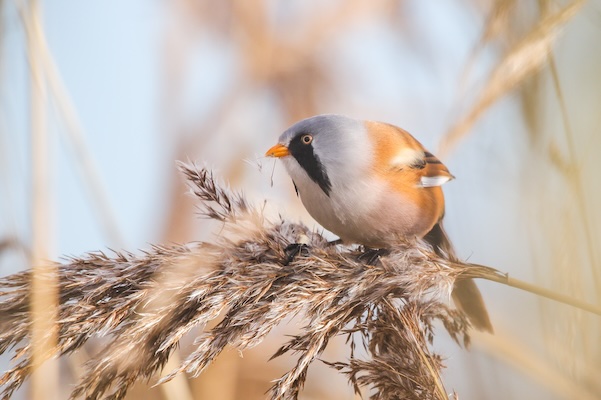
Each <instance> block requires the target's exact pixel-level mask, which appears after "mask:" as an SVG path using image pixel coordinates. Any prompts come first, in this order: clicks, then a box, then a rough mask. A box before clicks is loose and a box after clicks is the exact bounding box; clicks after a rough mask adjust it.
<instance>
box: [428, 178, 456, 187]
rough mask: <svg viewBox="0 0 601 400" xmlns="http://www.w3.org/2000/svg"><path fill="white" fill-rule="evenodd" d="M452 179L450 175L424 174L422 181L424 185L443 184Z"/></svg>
mask: <svg viewBox="0 0 601 400" xmlns="http://www.w3.org/2000/svg"><path fill="white" fill-rule="evenodd" d="M450 180H451V177H450V176H445V175H438V176H422V178H421V183H422V186H423V187H433V186H442V185H443V184H444V183H446V182H448V181H450Z"/></svg>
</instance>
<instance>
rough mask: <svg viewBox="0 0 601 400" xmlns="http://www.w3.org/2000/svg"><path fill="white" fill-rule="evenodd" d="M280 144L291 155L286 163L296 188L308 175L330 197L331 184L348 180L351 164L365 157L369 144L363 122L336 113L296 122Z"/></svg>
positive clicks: (281, 137) (280, 140)
mask: <svg viewBox="0 0 601 400" xmlns="http://www.w3.org/2000/svg"><path fill="white" fill-rule="evenodd" d="M279 143H280V144H282V145H284V146H286V147H287V148H288V152H289V153H290V155H291V156H292V157H291V158H292V159H289V160H284V164H285V166H286V169H287V170H288V173H289V174H290V176H291V178H292V180H293V181H294V182H295V185H296V184H297V183H299V182H297V180H300V179H303V178H305V179H306V176H308V177H309V178H310V179H311V180H312V181H313V182H315V183H316V184H318V185H319V187H320V188H321V189H322V190H323V191H324V193H325V194H326V195H328V196H329V195H330V192H331V190H332V185H336V184H337V183H342V181H343V180H344V179H345V178H348V177H349V174H348V173H347V172H348V171H347V170H348V167H349V163H350V162H359V161H360V160H361V159H363V158H365V154H366V153H365V150H366V149H365V147H366V146H369V145H370V144H369V142H368V140H367V131H366V128H365V124H364V122H363V121H359V120H355V119H352V118H348V117H345V116H342V115H333V114H326V115H317V116H314V117H311V118H307V119H304V120H302V121H299V122H297V123H296V124H294V125H292V126H291V127H290V128H288V129H287V130H286V131H285V132H284V133H283V134H282V135H281V136H280V138H279ZM286 158H288V157H286ZM293 163H296V164H297V165H298V166H300V167H301V168H300V169H299V168H296V165H293ZM303 174H306V175H305V176H302V175H303ZM299 175H300V176H299Z"/></svg>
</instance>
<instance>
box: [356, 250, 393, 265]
mask: <svg viewBox="0 0 601 400" xmlns="http://www.w3.org/2000/svg"><path fill="white" fill-rule="evenodd" d="M388 254H390V250H388V249H370V248H366V249H365V251H364V252H363V253H361V254H360V255H359V257H357V258H358V259H359V261H362V262H365V263H366V264H369V265H376V263H377V262H379V261H380V257H382V256H386V255H388Z"/></svg>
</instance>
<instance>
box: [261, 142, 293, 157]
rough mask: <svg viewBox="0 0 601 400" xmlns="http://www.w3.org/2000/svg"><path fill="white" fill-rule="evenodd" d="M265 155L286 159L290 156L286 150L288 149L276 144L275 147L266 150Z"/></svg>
mask: <svg viewBox="0 0 601 400" xmlns="http://www.w3.org/2000/svg"><path fill="white" fill-rule="evenodd" d="M265 155H266V156H267V157H277V158H280V157H286V156H288V155H290V151H289V150H288V147H286V146H284V145H283V144H280V143H278V144H276V145H275V146H273V147H272V148H271V149H269V150H267V153H265Z"/></svg>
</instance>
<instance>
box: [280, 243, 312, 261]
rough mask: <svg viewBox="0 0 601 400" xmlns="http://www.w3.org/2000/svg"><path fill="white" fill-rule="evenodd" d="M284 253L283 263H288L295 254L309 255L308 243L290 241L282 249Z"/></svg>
mask: <svg viewBox="0 0 601 400" xmlns="http://www.w3.org/2000/svg"><path fill="white" fill-rule="evenodd" d="M284 252H285V253H286V259H285V260H284V265H288V264H290V263H291V262H292V261H293V260H294V258H295V257H296V256H297V255H299V254H300V255H301V256H308V255H309V245H307V244H305V243H292V244H289V245H288V246H286V248H285V249H284Z"/></svg>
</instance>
